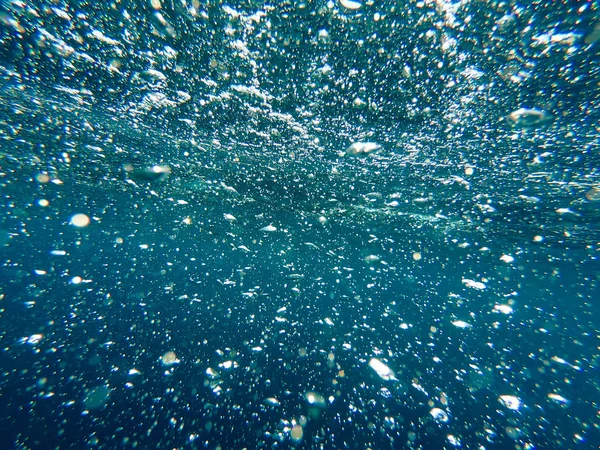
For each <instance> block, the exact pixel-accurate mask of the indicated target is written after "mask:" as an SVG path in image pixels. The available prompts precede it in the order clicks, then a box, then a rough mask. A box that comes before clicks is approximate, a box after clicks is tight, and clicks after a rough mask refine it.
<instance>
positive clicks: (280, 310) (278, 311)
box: [277, 306, 287, 314]
mask: <svg viewBox="0 0 600 450" xmlns="http://www.w3.org/2000/svg"><path fill="white" fill-rule="evenodd" d="M286 309H287V307H285V306H282V307H281V308H279V309H278V310H277V314H280V313H282V312H284V311H285V310H286Z"/></svg>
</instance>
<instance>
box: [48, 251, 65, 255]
mask: <svg viewBox="0 0 600 450" xmlns="http://www.w3.org/2000/svg"><path fill="white" fill-rule="evenodd" d="M50 254H51V255H54V256H65V255H66V254H67V252H66V251H64V250H52V251H51V252H50Z"/></svg>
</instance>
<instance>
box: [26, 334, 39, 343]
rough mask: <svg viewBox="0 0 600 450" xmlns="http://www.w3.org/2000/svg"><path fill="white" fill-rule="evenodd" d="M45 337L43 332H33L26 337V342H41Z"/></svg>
mask: <svg viewBox="0 0 600 450" xmlns="http://www.w3.org/2000/svg"><path fill="white" fill-rule="evenodd" d="M43 337H44V335H43V334H32V335H31V336H29V337H28V338H25V343H26V344H29V345H36V344H39V343H40V341H41V340H42V339H43Z"/></svg>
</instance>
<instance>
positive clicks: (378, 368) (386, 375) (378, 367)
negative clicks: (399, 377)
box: [369, 358, 396, 380]
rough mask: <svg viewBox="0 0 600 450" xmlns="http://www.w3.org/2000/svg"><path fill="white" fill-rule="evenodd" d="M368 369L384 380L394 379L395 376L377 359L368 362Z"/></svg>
mask: <svg viewBox="0 0 600 450" xmlns="http://www.w3.org/2000/svg"><path fill="white" fill-rule="evenodd" d="M369 367H370V368H371V369H373V370H374V371H375V372H377V375H379V376H380V377H381V378H382V379H384V380H395V379H396V375H395V374H394V372H393V371H392V369H390V368H389V367H388V366H386V365H385V364H384V363H382V362H381V361H379V360H378V359H377V358H372V359H371V361H369Z"/></svg>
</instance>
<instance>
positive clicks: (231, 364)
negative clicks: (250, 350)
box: [219, 361, 235, 369]
mask: <svg viewBox="0 0 600 450" xmlns="http://www.w3.org/2000/svg"><path fill="white" fill-rule="evenodd" d="M219 367H222V368H223V369H231V368H232V367H235V365H234V362H233V361H224V362H222V363H221V364H219Z"/></svg>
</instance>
